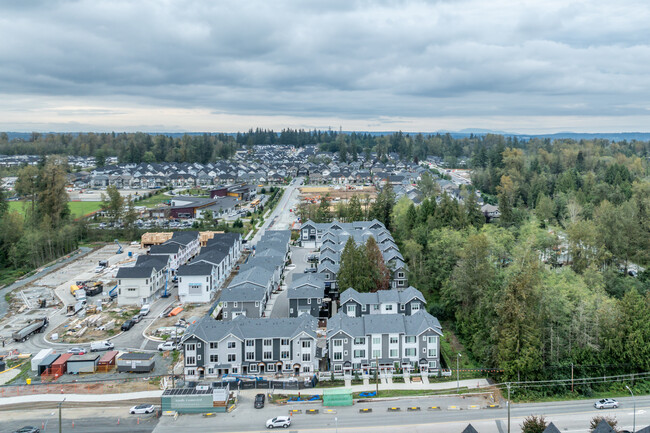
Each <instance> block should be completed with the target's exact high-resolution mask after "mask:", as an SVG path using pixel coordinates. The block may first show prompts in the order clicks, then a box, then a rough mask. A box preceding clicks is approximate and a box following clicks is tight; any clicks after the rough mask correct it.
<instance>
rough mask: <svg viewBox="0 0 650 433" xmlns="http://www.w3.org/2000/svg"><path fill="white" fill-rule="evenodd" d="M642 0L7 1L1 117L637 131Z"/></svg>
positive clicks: (182, 127)
mask: <svg viewBox="0 0 650 433" xmlns="http://www.w3.org/2000/svg"><path fill="white" fill-rule="evenodd" d="M648 35H650V3H648V1H647V0H640V1H635V0H616V1H612V0H602V1H601V0H586V1H570V0H536V1H532V0H512V1H507V0H490V1H486V0H467V1H465V0H439V1H355V0H326V1H312V0H295V1H293V0H265V1H256V0H233V1H224V0H215V1H206V0H197V1H189V0H168V1H165V0H158V1H149V0H134V1H121V0H108V1H104V0H88V1H66V0H40V1H38V0H29V1H26V0H2V1H1V2H0V130H7V131H112V130H115V131H137V130H140V131H237V130H247V129H249V128H251V127H253V128H255V127H258V126H259V127H265V128H274V129H282V128H284V127H302V128H319V129H323V128H328V127H332V128H333V129H338V128H339V127H342V128H343V129H344V130H370V131H393V130H403V131H437V130H454V131H458V130H463V129H467V128H471V129H491V130H501V131H510V132H523V133H545V132H557V131H576V132H622V131H650V111H649V110H650V75H649V68H650V45H649V44H650V38H649V37H648Z"/></svg>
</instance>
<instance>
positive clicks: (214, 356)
mask: <svg viewBox="0 0 650 433" xmlns="http://www.w3.org/2000/svg"><path fill="white" fill-rule="evenodd" d="M210 362H219V355H210Z"/></svg>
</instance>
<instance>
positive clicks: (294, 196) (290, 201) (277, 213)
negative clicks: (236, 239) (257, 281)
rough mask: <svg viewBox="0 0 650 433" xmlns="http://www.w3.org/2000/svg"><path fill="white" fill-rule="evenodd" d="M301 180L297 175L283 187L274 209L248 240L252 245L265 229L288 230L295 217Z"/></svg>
mask: <svg viewBox="0 0 650 433" xmlns="http://www.w3.org/2000/svg"><path fill="white" fill-rule="evenodd" d="M302 182H303V178H302V177H297V178H295V179H294V180H292V181H291V183H289V185H288V186H287V187H286V188H285V189H284V194H282V198H281V199H280V201H279V202H278V204H277V205H276V206H275V209H273V211H272V212H271V214H270V215H269V216H268V217H267V218H266V219H265V220H264V223H263V224H262V226H261V227H260V229H259V230H258V231H257V233H256V234H255V236H254V237H253V239H251V241H250V242H251V243H252V244H253V245H255V244H256V243H257V241H259V240H260V238H261V237H262V235H263V234H264V232H265V231H266V230H288V229H290V228H291V224H292V223H293V221H294V220H295V218H296V216H295V213H294V210H295V208H296V206H297V203H298V193H299V190H298V188H299V187H300V185H302Z"/></svg>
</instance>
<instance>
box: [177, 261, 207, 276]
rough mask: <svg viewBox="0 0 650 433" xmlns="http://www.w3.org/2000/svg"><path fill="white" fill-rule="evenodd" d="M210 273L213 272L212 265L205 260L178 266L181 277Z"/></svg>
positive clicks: (178, 273)
mask: <svg viewBox="0 0 650 433" xmlns="http://www.w3.org/2000/svg"><path fill="white" fill-rule="evenodd" d="M210 274H212V265H210V264H208V263H204V262H201V263H194V264H191V265H183V266H181V267H179V268H178V272H177V273H176V275H178V276H179V277H185V276H199V275H205V276H208V275H210Z"/></svg>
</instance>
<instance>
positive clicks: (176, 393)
mask: <svg viewBox="0 0 650 433" xmlns="http://www.w3.org/2000/svg"><path fill="white" fill-rule="evenodd" d="M229 394H230V393H229V390H228V387H226V388H214V389H213V388H210V387H205V388H203V387H196V388H174V389H166V390H165V392H163V395H162V397H161V399H160V400H161V405H162V410H163V411H175V412H178V413H207V412H226V409H227V403H228V396H229Z"/></svg>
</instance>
